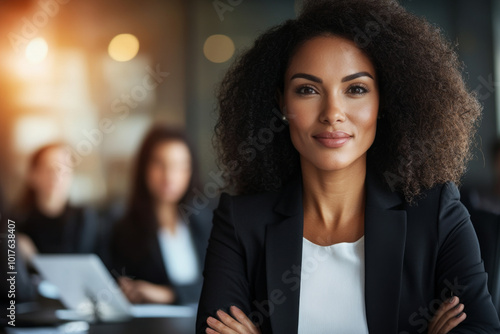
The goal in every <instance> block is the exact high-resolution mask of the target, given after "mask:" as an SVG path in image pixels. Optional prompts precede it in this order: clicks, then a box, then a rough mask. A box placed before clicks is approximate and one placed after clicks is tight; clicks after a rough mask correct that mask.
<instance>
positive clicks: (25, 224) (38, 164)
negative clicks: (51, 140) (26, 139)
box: [16, 143, 98, 258]
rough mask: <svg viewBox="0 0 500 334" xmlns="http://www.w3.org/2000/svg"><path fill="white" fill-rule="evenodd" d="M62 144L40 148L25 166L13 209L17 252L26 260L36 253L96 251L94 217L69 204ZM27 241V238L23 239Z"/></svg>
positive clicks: (70, 176)
mask: <svg viewBox="0 0 500 334" xmlns="http://www.w3.org/2000/svg"><path fill="white" fill-rule="evenodd" d="M69 159H70V156H69V151H68V150H67V149H66V146H65V145H64V144H62V143H55V144H50V145H46V146H43V147H42V148H40V149H38V150H37V151H36V152H35V153H34V154H33V156H32V158H31V161H30V164H29V166H28V173H27V186H26V189H25V192H24V195H23V198H22V200H21V202H20V203H19V204H18V206H17V208H16V216H17V217H18V220H19V232H21V233H22V235H21V236H20V243H21V245H20V246H21V249H22V250H23V251H24V252H25V253H27V254H26V255H27V257H28V258H29V257H30V255H32V253H33V252H35V253H36V252H40V253H91V252H95V251H96V243H97V233H98V232H97V228H98V223H97V216H96V214H95V212H94V211H93V210H90V209H86V208H80V207H74V206H72V205H70V204H69V202H68V199H69V191H70V186H71V183H72V180H73V169H72V167H71V166H72V164H71V161H70V160H69ZM26 237H27V238H26Z"/></svg>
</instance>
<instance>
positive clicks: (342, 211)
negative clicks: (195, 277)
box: [197, 0, 500, 334]
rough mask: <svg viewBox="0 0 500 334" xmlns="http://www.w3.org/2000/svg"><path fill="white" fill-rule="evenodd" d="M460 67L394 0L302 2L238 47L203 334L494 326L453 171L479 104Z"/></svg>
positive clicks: (225, 94) (228, 96)
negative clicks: (224, 188) (291, 14)
mask: <svg viewBox="0 0 500 334" xmlns="http://www.w3.org/2000/svg"><path fill="white" fill-rule="evenodd" d="M460 69H461V67H460V63H459V62H458V60H457V56H456V54H455V52H454V51H453V49H452V48H451V46H450V45H449V43H448V42H446V41H445V40H444V38H443V37H442V35H441V34H440V32H439V31H438V30H437V29H436V28H435V27H434V26H432V25H430V24H429V23H427V22H426V21H425V20H423V19H421V18H418V17H416V16H414V15H412V14H410V13H408V12H407V11H406V10H405V9H404V8H403V7H401V6H400V5H399V4H398V3H397V2H396V1H393V0H330V1H328V0H316V1H308V2H306V5H305V7H304V9H303V11H302V13H301V14H300V16H299V17H298V18H297V19H293V20H288V21H286V22H285V23H283V24H282V25H279V26H277V27H274V28H271V29H270V30H268V31H267V32H265V33H264V34H263V35H261V36H260V37H259V38H258V39H257V40H256V42H255V43H254V45H253V46H252V47H251V48H250V49H249V50H247V51H246V52H244V53H243V54H242V55H241V56H240V57H239V59H238V60H237V61H236V62H235V63H234V65H233V66H232V67H231V69H230V70H229V71H228V73H227V74H226V76H225V78H224V80H223V82H222V85H221V88H220V92H219V96H218V98H219V112H220V114H219V120H218V123H217V125H216V129H215V130H216V144H217V149H218V153H219V162H220V164H221V167H222V168H223V170H224V171H225V175H226V177H227V180H228V181H229V185H230V186H231V188H230V189H232V190H233V191H234V193H235V195H234V196H231V195H229V194H227V193H224V194H222V196H221V199H220V203H219V207H218V209H217V210H216V211H215V212H214V221H213V228H212V233H211V237H210V240H209V246H208V250H207V259H206V263H205V269H204V285H203V291H202V295H201V299H200V304H199V308H198V319H197V333H200V334H201V333H210V334H213V333H228V334H234V333H240V334H243V333H252V334H255V333H260V332H262V333H276V334H281V333H286V334H291V333H315V334H319V333H343V334H345V333H356V334H360V333H368V332H370V333H375V334H379V333H380V334H382V333H383V334H386V333H391V334H392V333H422V332H428V333H431V334H436V333H448V332H450V331H452V332H453V333H499V332H500V324H499V320H498V316H497V312H496V311H495V308H494V306H493V304H492V301H491V296H490V294H489V292H488V289H487V274H486V273H485V271H484V266H483V263H482V261H481V255H480V251H479V245H478V241H477V237H476V235H475V233H474V228H473V226H472V224H471V221H470V218H469V214H468V212H467V210H466V209H465V207H464V206H463V205H462V204H461V203H460V200H459V193H458V190H457V186H456V184H457V183H459V181H460V177H461V176H462V173H463V172H464V171H465V168H466V162H467V161H468V159H469V158H470V146H471V141H472V138H473V135H474V133H475V129H476V127H477V121H478V119H479V117H480V114H481V106H480V105H479V103H478V101H477V99H476V97H475V96H474V94H473V93H471V92H470V91H469V90H468V89H467V88H466V87H465V84H464V80H463V78H462V75H461V72H460ZM277 115H279V117H277ZM280 122H281V123H280ZM250 139H252V140H253V142H252V143H253V144H250Z"/></svg>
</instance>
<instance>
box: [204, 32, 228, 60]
mask: <svg viewBox="0 0 500 334" xmlns="http://www.w3.org/2000/svg"><path fill="white" fill-rule="evenodd" d="M203 53H204V54H205V57H206V58H207V59H208V60H210V61H211V62H213V63H224V62H226V61H228V60H229V59H230V58H231V57H232V56H233V54H234V43H233V40H232V39H231V38H229V37H228V36H226V35H212V36H210V37H208V38H207V40H206V41H205V45H203Z"/></svg>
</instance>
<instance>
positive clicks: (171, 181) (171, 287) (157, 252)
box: [111, 125, 210, 304]
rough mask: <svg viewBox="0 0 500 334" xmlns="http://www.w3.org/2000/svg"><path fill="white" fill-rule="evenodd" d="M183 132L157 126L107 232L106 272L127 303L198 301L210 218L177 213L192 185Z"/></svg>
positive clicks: (192, 167)
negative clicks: (108, 254)
mask: <svg viewBox="0 0 500 334" xmlns="http://www.w3.org/2000/svg"><path fill="white" fill-rule="evenodd" d="M195 158H196V157H195V154H194V153H193V149H192V147H191V145H190V144H189V141H188V140H187V138H186V137H185V135H184V134H183V133H182V132H181V131H179V130H176V129H172V128H169V127H166V126H162V125H158V126H155V127H154V128H152V129H151V130H150V131H149V133H148V134H147V135H146V137H145V139H144V141H143V143H142V145H141V147H140V149H139V153H138V156H137V159H136V168H135V171H134V175H133V185H132V192H131V195H130V201H129V203H128V207H127V210H126V213H125V216H124V218H123V219H122V220H121V221H120V222H118V223H117V225H116V227H115V228H114V231H113V234H112V241H111V256H112V259H113V261H112V262H113V265H112V273H113V274H114V275H120V278H119V283H120V286H121V288H122V290H123V292H124V293H125V295H126V296H127V297H128V299H129V300H130V301H131V302H133V303H164V304H171V303H178V304H187V303H195V302H197V301H198V298H199V294H200V290H201V268H202V264H203V261H204V253H205V249H206V242H207V239H208V233H209V229H210V224H209V221H207V219H208V220H209V219H210V217H209V216H207V215H206V214H204V213H202V212H200V213H198V214H194V213H191V214H183V213H186V211H183V210H181V206H182V205H183V204H184V205H189V203H187V201H188V199H189V198H190V196H189V195H190V194H192V191H193V190H194V189H196V188H197V187H198V184H197V172H196V161H195Z"/></svg>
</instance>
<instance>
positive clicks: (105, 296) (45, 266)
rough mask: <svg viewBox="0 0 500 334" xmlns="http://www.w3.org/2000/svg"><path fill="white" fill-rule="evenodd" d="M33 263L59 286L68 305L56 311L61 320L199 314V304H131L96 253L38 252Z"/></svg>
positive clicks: (50, 281)
mask: <svg viewBox="0 0 500 334" xmlns="http://www.w3.org/2000/svg"><path fill="white" fill-rule="evenodd" d="M33 265H34V266H35V268H36V269H37V270H38V272H39V273H40V274H41V275H42V276H43V278H44V279H45V280H47V281H48V282H49V283H51V284H53V285H55V286H56V287H57V289H58V295H59V299H60V300H61V302H62V303H63V305H64V306H66V307H67V308H68V310H59V311H57V312H56V315H57V316H58V317H59V318H60V319H64V320H85V321H89V322H95V321H102V322H117V321H126V320H129V319H130V318H132V317H133V318H157V317H161V318H163V317H180V318H184V317H194V316H195V314H196V305H191V306H179V305H159V304H142V305H132V304H131V303H130V302H129V301H128V299H127V297H125V295H124V294H123V292H122V291H121V289H120V287H119V286H118V284H117V283H116V281H115V280H114V279H113V277H112V276H111V274H110V273H109V272H108V270H107V268H106V267H105V266H104V264H103V263H102V261H101V259H100V258H99V257H98V256H97V255H95V254H38V255H36V256H34V257H33Z"/></svg>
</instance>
